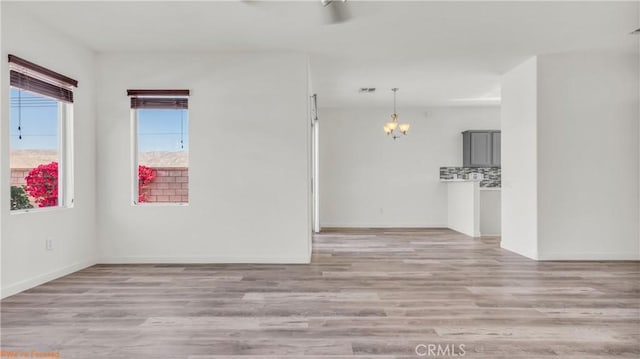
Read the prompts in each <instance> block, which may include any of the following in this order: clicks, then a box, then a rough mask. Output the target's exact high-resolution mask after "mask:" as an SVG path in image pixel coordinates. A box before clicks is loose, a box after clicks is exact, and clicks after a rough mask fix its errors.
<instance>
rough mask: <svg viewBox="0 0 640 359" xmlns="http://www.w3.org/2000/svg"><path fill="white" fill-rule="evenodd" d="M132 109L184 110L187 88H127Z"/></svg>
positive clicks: (186, 105) (186, 102)
mask: <svg viewBox="0 0 640 359" xmlns="http://www.w3.org/2000/svg"><path fill="white" fill-rule="evenodd" d="M127 95H129V96H131V108H132V109H155V110H186V109H188V108H189V99H188V98H187V96H189V90H127Z"/></svg>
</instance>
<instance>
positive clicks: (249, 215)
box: [98, 53, 311, 263]
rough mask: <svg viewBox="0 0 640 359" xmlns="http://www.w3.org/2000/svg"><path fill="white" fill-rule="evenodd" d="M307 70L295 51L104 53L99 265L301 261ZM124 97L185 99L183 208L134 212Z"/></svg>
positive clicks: (306, 222)
mask: <svg viewBox="0 0 640 359" xmlns="http://www.w3.org/2000/svg"><path fill="white" fill-rule="evenodd" d="M307 63H308V59H307V57H306V56H305V55H301V54H293V53H289V54H278V53H238V54H225V55H223V54H215V53H210V54H206V53H181V54H176V53H171V54H158V53H142V54H129V53H126V54H105V55H101V56H100V57H99V61H98V80H99V82H98V83H99V84H100V86H99V88H98V99H99V100H98V109H99V121H98V133H99V134H100V136H99V138H98V163H99V166H98V188H99V193H98V215H99V218H100V222H99V228H98V236H99V246H100V254H101V259H100V260H101V262H288V263H304V262H308V261H309V253H310V249H309V246H310V233H311V228H310V213H309V211H310V204H309V199H310V195H309V190H310V174H309V163H308V162H309V141H310V139H309V126H310V122H309V116H308V108H307V106H308V84H307V81H308V78H307V71H308V69H307ZM131 88H143V89H144V88H178V89H181V88H185V89H190V90H191V97H190V99H189V120H190V126H189V130H190V133H189V136H190V139H189V143H190V158H189V165H190V168H189V172H190V173H189V175H190V178H189V180H190V188H189V199H190V203H189V205H188V206H166V205H164V206H163V205H156V206H153V205H152V206H132V201H131V186H132V183H131V162H130V158H131V150H130V146H129V139H130V136H131V133H130V127H129V124H130V117H129V112H130V110H129V101H128V98H127V96H126V90H127V89H131Z"/></svg>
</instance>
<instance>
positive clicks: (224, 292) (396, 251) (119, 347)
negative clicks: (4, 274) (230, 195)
mask: <svg viewBox="0 0 640 359" xmlns="http://www.w3.org/2000/svg"><path fill="white" fill-rule="evenodd" d="M1 305H2V310H1V312H2V319H1V322H2V325H1V327H2V333H1V339H2V350H17V351H32V350H35V351H40V352H44V351H58V352H60V358H81V359H89V358H109V359H119V358H122V359H124V358H126V359H138V358H154V359H155V358H161V359H165V358H169V359H171V358H183V359H184V358H189V359H206V358H209V359H212V358H333V359H336V358H374V359H375V358H377V359H381V358H418V355H416V353H415V348H416V346H417V345H419V344H424V345H429V344H431V345H440V347H441V349H442V350H446V348H447V347H449V349H451V348H452V347H455V348H456V350H457V351H456V353H458V354H461V351H460V350H459V349H460V345H464V349H465V354H466V355H465V357H467V358H554V357H555V358H575V359H589V358H613V357H628V358H638V357H639V356H640V262H535V261H531V260H528V259H526V258H523V257H520V256H518V255H515V254H512V253H509V252H507V251H504V250H501V249H500V248H499V245H498V241H497V239H484V240H479V239H472V238H469V237H466V236H463V235H460V234H457V233H455V232H452V231H449V230H413V231H410V230H404V231H385V232H382V231H366V230H365V231H342V232H328V233H323V234H321V235H319V236H316V238H315V244H314V255H313V263H312V264H311V265H237V264H236V265H97V266H93V267H91V268H88V269H85V270H82V271H79V272H77V273H74V274H72V275H69V276H66V277H64V278H60V279H58V280H55V281H52V282H49V283H47V284H44V285H41V286H39V287H36V288H33V289H31V290H28V291H26V292H23V293H21V294H18V295H15V296H12V297H9V298H6V299H5V300H3V301H2V302H1ZM424 348H425V347H421V348H420V349H424ZM421 352H423V351H421ZM427 357H433V356H427ZM440 357H444V356H440Z"/></svg>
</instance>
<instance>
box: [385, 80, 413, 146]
mask: <svg viewBox="0 0 640 359" xmlns="http://www.w3.org/2000/svg"><path fill="white" fill-rule="evenodd" d="M391 91H393V114H391V122H387V123H386V124H385V125H384V133H386V134H387V135H388V136H391V137H393V139H394V140H395V139H396V138H398V137H401V136H404V135H406V134H407V132H409V126H411V125H409V124H408V123H402V124H401V123H398V114H397V113H396V93H397V92H398V88H397V87H394V88H392V89H391Z"/></svg>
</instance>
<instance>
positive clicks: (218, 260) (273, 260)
mask: <svg viewBox="0 0 640 359" xmlns="http://www.w3.org/2000/svg"><path fill="white" fill-rule="evenodd" d="M98 263H99V264H309V263H311V256H309V257H304V258H303V257H282V258H277V257H264V258H258V257H103V258H100V259H99V260H98Z"/></svg>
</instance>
